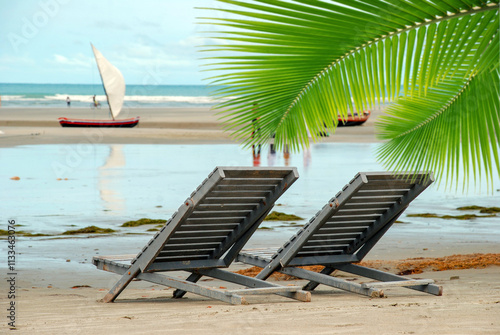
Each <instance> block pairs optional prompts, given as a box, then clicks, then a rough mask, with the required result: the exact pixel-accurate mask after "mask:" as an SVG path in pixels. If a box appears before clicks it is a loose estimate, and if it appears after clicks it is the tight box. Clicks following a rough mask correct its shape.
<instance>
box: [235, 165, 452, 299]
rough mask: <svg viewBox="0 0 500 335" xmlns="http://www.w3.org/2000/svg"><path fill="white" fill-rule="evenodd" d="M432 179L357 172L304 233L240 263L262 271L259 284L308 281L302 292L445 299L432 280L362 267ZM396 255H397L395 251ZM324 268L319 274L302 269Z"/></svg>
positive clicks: (422, 175)
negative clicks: (397, 291)
mask: <svg viewBox="0 0 500 335" xmlns="http://www.w3.org/2000/svg"><path fill="white" fill-rule="evenodd" d="M433 181H434V177H433V176H432V174H431V173H411V174H407V175H405V176H404V177H403V178H401V177H396V176H393V175H391V174H390V173H384V172H380V173H378V172H377V173H372V172H367V173H358V174H357V175H356V176H355V177H354V179H352V180H351V181H350V182H349V184H348V185H346V186H345V187H344V188H343V189H342V191H340V192H339V193H337V195H336V196H335V197H334V198H332V199H331V200H330V201H329V202H328V203H327V204H326V205H325V206H324V207H323V209H321V210H320V211H319V212H318V213H317V214H316V215H315V216H314V217H313V218H311V220H310V221H309V223H307V224H306V225H305V226H304V227H303V228H302V229H300V230H299V231H298V232H297V233H296V234H295V235H294V236H293V237H292V238H291V239H290V240H289V241H288V242H286V243H285V244H284V245H283V246H282V247H281V248H279V249H278V250H277V251H276V249H274V252H273V251H270V250H263V249H260V250H248V251H247V250H243V252H241V253H240V254H239V255H238V257H237V261H240V262H244V263H247V264H251V265H254V266H259V267H262V268H263V270H262V271H261V272H260V273H259V274H258V275H257V277H256V278H258V279H263V280H265V279H267V278H268V277H269V276H270V275H271V274H272V273H273V272H274V271H279V272H281V273H285V274H288V275H292V276H295V277H299V278H302V279H306V280H309V281H310V282H309V283H308V284H307V285H305V286H304V287H303V289H304V290H307V291H312V290H314V289H315V288H316V287H317V286H318V285H319V284H324V285H329V286H332V287H335V288H339V289H343V290H346V291H350V292H354V293H359V294H364V295H367V296H370V297H377V296H380V297H381V296H383V288H387V287H392V286H404V287H407V288H410V289H414V290H418V291H422V292H427V293H430V294H434V295H441V294H442V288H441V287H440V286H437V285H435V284H433V281H432V280H427V279H423V280H414V279H409V278H405V277H402V276H398V275H395V274H391V273H386V272H383V271H379V270H374V269H370V268H367V267H363V266H360V265H356V264H355V263H357V262H360V261H361V260H362V259H363V258H364V257H365V256H366V254H367V253H368V252H369V251H370V250H371V249H372V248H373V247H374V246H375V244H376V243H377V242H378V241H379V240H380V238H381V237H382V236H383V235H384V234H385V232H387V230H388V229H389V228H390V227H391V226H392V225H393V224H394V222H395V221H396V220H397V219H398V217H399V216H400V215H401V214H402V213H403V211H404V210H405V209H406V208H407V207H408V205H409V204H410V202H411V201H412V200H413V199H415V198H416V197H417V196H418V195H419V194H420V193H421V192H422V191H424V190H425V189H426V188H427V187H428V186H429V185H430V184H431V183H432V182H433ZM394 252H397V250H394ZM307 265H322V266H324V269H323V270H322V271H321V272H319V273H316V272H313V271H308V270H305V269H303V268H299V266H307ZM335 270H341V271H344V272H348V273H352V274H355V275H359V276H362V277H366V278H371V279H375V280H377V281H378V282H367V283H364V284H358V283H354V282H351V281H346V280H343V279H340V278H337V277H334V276H331V275H330V274H332V273H333V272H334V271H335Z"/></svg>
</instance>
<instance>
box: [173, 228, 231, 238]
mask: <svg viewBox="0 0 500 335" xmlns="http://www.w3.org/2000/svg"><path fill="white" fill-rule="evenodd" d="M232 231H233V230H232V229H224V230H194V231H177V232H175V234H174V235H173V236H172V237H184V238H187V237H211V236H214V237H215V236H217V237H219V236H224V237H225V236H227V235H228V234H229V233H231V232H232Z"/></svg>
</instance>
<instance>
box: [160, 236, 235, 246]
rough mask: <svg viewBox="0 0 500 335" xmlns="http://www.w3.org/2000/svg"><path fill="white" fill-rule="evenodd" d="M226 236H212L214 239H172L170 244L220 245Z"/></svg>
mask: <svg viewBox="0 0 500 335" xmlns="http://www.w3.org/2000/svg"><path fill="white" fill-rule="evenodd" d="M225 238H226V236H212V237H171V238H170V240H169V242H170V243H173V244H187V243H206V242H207V243H209V242H218V243H220V242H221V241H223V240H224V239H225Z"/></svg>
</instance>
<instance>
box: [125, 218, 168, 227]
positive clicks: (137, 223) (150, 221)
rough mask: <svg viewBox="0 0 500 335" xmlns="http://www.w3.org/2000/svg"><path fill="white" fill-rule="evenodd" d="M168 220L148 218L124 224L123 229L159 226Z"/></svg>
mask: <svg viewBox="0 0 500 335" xmlns="http://www.w3.org/2000/svg"><path fill="white" fill-rule="evenodd" d="M165 222H167V220H162V219H148V218H142V219H139V220H136V221H127V222H125V223H124V224H122V225H121V226H122V227H138V226H143V225H147V224H158V223H165Z"/></svg>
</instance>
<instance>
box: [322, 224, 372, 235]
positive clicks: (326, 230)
mask: <svg viewBox="0 0 500 335" xmlns="http://www.w3.org/2000/svg"><path fill="white" fill-rule="evenodd" d="M367 228H368V226H362V227H342V228H321V229H320V230H318V232H317V234H328V233H330V234H331V233H353V232H356V233H357V232H363V231H365V230H366V229H367Z"/></svg>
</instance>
